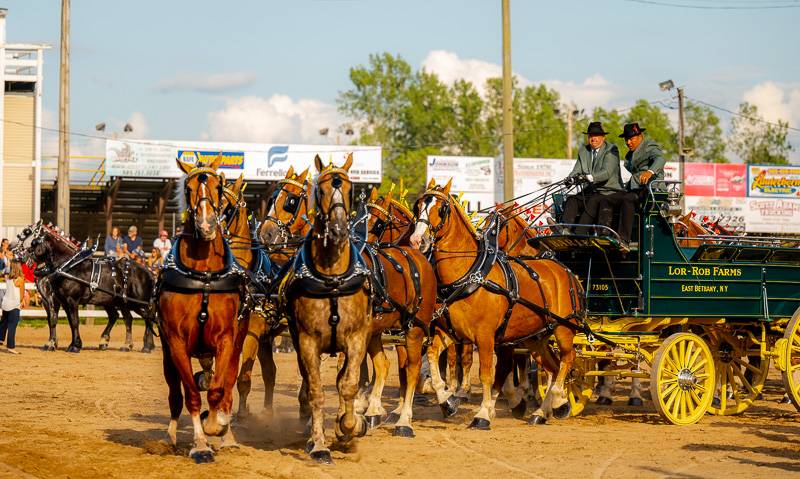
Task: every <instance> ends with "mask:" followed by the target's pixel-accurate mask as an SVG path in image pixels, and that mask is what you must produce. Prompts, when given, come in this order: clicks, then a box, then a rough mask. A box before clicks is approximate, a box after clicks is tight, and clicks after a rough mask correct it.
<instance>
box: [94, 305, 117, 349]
mask: <svg viewBox="0 0 800 479" xmlns="http://www.w3.org/2000/svg"><path fill="white" fill-rule="evenodd" d="M103 309H105V310H106V315H107V316H108V322H107V323H106V327H105V328H104V329H103V332H102V333H100V344H99V345H98V348H99V349H100V351H105V350H107V349H108V342H109V341H111V329H112V328H113V327H114V324H116V322H117V319H118V318H119V316H117V310H116V308H114V307H111V306H105V307H104V308H103Z"/></svg>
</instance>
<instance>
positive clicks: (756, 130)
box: [728, 102, 792, 165]
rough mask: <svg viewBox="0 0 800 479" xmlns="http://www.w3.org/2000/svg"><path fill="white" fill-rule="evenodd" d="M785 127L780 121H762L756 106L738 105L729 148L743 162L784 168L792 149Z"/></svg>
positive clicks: (786, 125)
mask: <svg viewBox="0 0 800 479" xmlns="http://www.w3.org/2000/svg"><path fill="white" fill-rule="evenodd" d="M788 128H789V124H788V123H787V122H785V121H782V120H778V123H777V124H772V123H767V122H765V121H764V120H763V118H762V117H761V116H760V115H759V114H758V108H757V107H756V106H755V105H751V104H749V103H747V102H744V103H742V104H740V105H739V116H737V117H734V118H733V121H732V122H731V134H730V137H729V140H728V146H730V149H731V151H733V152H734V153H736V154H737V155H739V157H740V158H741V159H742V160H744V162H745V163H755V164H768V165H787V164H789V152H790V151H791V150H792V145H791V144H790V143H789V140H788V138H787V135H788Z"/></svg>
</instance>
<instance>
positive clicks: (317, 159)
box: [314, 155, 325, 173]
mask: <svg viewBox="0 0 800 479" xmlns="http://www.w3.org/2000/svg"><path fill="white" fill-rule="evenodd" d="M314 166H315V167H316V168H317V173H322V169H323V168H324V167H325V166H324V165H323V164H322V158H320V157H319V155H316V156H315V157H314Z"/></svg>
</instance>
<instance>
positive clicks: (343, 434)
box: [278, 154, 372, 463]
mask: <svg viewBox="0 0 800 479" xmlns="http://www.w3.org/2000/svg"><path fill="white" fill-rule="evenodd" d="M314 164H315V166H316V169H317V172H318V175H317V177H316V179H315V181H314V184H313V195H312V198H313V201H314V210H315V212H314V220H313V227H312V230H311V232H310V233H309V235H308V236H307V239H306V241H305V242H304V244H303V245H302V246H301V247H300V249H299V250H298V252H297V254H296V255H295V258H294V260H293V263H292V266H291V268H290V269H289V271H288V273H287V274H286V276H285V279H284V280H283V281H282V283H281V288H280V290H279V293H278V294H279V297H280V298H281V300H282V302H284V304H286V307H287V313H288V315H289V317H290V321H289V325H290V327H289V329H290V331H291V333H292V336H293V339H294V342H295V346H296V348H297V355H298V360H299V361H298V362H299V367H300V373H301V374H302V375H303V377H304V379H305V380H306V381H308V387H309V397H310V400H311V401H310V402H311V437H310V438H309V441H308V443H307V445H306V451H307V452H308V453H309V454H310V455H311V457H312V458H313V459H314V460H316V461H319V462H323V463H331V462H332V459H331V454H330V450H329V449H328V447H327V446H326V445H325V429H324V412H323V409H322V408H323V404H324V401H325V396H324V392H323V389H322V378H321V377H320V356H321V355H322V354H325V353H328V354H332V355H333V354H336V353H337V352H342V353H344V361H343V364H342V367H341V368H340V370H339V374H338V376H337V382H336V386H337V390H338V392H339V410H338V413H337V420H336V423H335V433H336V437H337V439H338V440H339V441H340V442H342V443H348V442H349V441H351V440H352V438H353V437H356V436H363V435H364V434H366V432H367V421H366V419H365V418H364V416H363V415H360V414H356V411H355V397H356V394H357V393H358V387H359V373H360V367H361V362H362V361H363V360H364V357H365V354H366V350H367V343H368V342H369V338H370V337H371V336H372V317H371V310H372V307H371V305H370V297H371V292H370V284H369V281H368V280H367V277H368V275H369V271H368V270H367V269H366V268H365V267H364V264H363V261H362V260H361V257H360V255H359V254H358V250H357V249H356V248H355V246H354V245H353V243H352V242H351V239H350V230H349V225H348V220H349V217H350V212H351V211H352V208H353V200H354V191H353V184H352V182H351V180H350V177H349V175H348V170H349V169H350V167H351V166H352V164H353V156H352V154H351V155H348V157H347V161H346V162H345V164H344V166H342V167H337V166H334V165H332V164H328V165H327V166H325V165H323V163H322V160H321V159H320V157H319V156H317V157H315V158H314Z"/></svg>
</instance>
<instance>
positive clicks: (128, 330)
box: [119, 308, 133, 353]
mask: <svg viewBox="0 0 800 479" xmlns="http://www.w3.org/2000/svg"><path fill="white" fill-rule="evenodd" d="M120 311H121V312H122V319H124V320H125V343H124V344H123V345H122V347H121V348H119V350H120V351H122V352H125V353H127V352H130V351H133V316H132V315H131V311H130V310H129V309H128V308H122V309H121V310H120Z"/></svg>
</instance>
